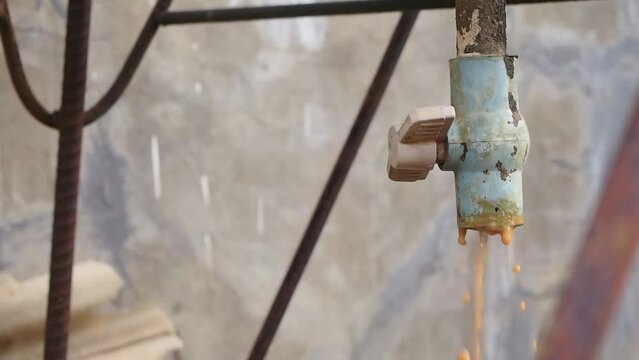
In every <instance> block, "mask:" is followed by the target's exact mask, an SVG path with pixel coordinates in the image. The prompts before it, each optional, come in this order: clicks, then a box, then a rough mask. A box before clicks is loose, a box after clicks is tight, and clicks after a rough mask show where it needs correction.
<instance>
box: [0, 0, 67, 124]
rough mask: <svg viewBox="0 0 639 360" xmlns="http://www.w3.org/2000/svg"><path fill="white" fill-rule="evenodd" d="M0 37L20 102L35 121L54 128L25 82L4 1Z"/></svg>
mask: <svg viewBox="0 0 639 360" xmlns="http://www.w3.org/2000/svg"><path fill="white" fill-rule="evenodd" d="M0 37H1V38H2V47H3V50H4V57H5V59H6V62H7V68H8V69H9V76H10V77H11V82H12V83H13V87H14V88H15V89H16V93H17V94H18V97H19V98H20V101H21V102H22V104H23V105H24V107H25V108H26V109H27V111H29V113H30V114H31V116H33V117H34V118H35V119H36V120H38V121H39V122H41V123H42V124H44V125H46V126H48V127H52V128H55V124H54V121H53V117H52V116H51V114H50V113H49V112H48V111H47V110H46V109H45V108H44V107H43V106H42V104H40V102H39V101H38V99H36V97H35V95H34V94H33V92H32V91H31V87H30V86H29V82H28V81H27V77H26V75H25V73H24V67H23V66H22V60H21V59H20V51H19V50H18V42H17V41H16V36H15V33H14V31H13V25H12V23H11V14H10V12H9V4H7V1H6V0H0Z"/></svg>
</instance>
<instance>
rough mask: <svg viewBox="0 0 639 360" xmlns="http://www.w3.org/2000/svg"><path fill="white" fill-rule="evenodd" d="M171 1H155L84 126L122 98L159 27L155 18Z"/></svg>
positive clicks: (89, 113)
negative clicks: (109, 84) (126, 55)
mask: <svg viewBox="0 0 639 360" xmlns="http://www.w3.org/2000/svg"><path fill="white" fill-rule="evenodd" d="M172 1H173V0H158V1H157V3H156V4H155V7H154V8H153V11H152V12H151V14H150V15H149V17H148V19H147V20H146V23H145V24H144V27H143V28H142V31H141V32H140V35H139V36H138V39H137V40H136V42H135V44H134V45H133V48H131V52H130V53H129V56H128V57H127V59H126V61H125V62H124V65H123V66H122V69H121V70H120V73H119V74H118V76H117V78H116V79H115V81H114V82H113V84H112V85H111V87H110V88H109V90H107V92H106V93H105V94H104V96H103V97H102V98H101V99H100V100H98V102H97V103H96V104H95V105H93V106H92V107H91V108H90V109H89V110H88V111H87V113H86V115H85V119H84V122H85V124H86V125H88V124H91V123H92V122H94V121H95V120H97V119H99V118H100V117H102V115H104V114H105V113H106V112H107V111H109V109H110V108H111V107H112V106H113V104H115V102H116V101H118V99H119V98H120V97H121V96H122V94H123V93H124V90H125V89H126V87H127V86H128V85H129V82H131V79H132V78H133V75H134V74H135V71H136V70H137V69H138V67H139V66H140V63H141V62H142V58H143V57H144V53H146V50H147V49H148V48H149V45H150V44H151V40H153V37H154V36H155V33H156V32H157V30H158V27H159V26H160V24H159V23H158V22H157V21H156V17H157V16H158V15H159V14H161V13H163V12H165V11H166V10H167V9H168V8H169V6H171V2H172Z"/></svg>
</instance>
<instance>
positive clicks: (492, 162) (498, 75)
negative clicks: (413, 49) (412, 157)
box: [440, 56, 530, 244]
mask: <svg viewBox="0 0 639 360" xmlns="http://www.w3.org/2000/svg"><path fill="white" fill-rule="evenodd" d="M515 60H516V57H514V56H471V57H460V58H456V59H452V60H451V61H450V83H451V103H452V105H453V106H454V107H455V111H456V117H455V121H454V122H453V124H452V125H451V128H450V130H449V131H448V149H447V156H446V160H445V162H444V164H443V165H441V166H440V168H441V169H442V170H444V171H452V172H454V173H455V190H456V196H457V225H458V227H459V229H460V231H459V233H460V239H459V241H460V243H464V242H465V240H464V235H465V233H466V230H468V229H471V230H477V231H483V232H486V233H488V234H491V235H495V234H500V235H501V238H502V242H503V243H505V244H508V243H509V242H510V239H511V233H512V229H513V228H515V227H517V226H520V225H523V222H524V221H523V196H522V169H523V166H524V163H525V161H526V157H527V155H528V148H529V146H530V138H529V135H528V128H527V127H526V123H525V121H524V119H523V117H522V116H521V114H520V112H519V107H518V103H517V101H518V96H517V81H516V77H515Z"/></svg>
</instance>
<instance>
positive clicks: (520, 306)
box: [519, 301, 526, 312]
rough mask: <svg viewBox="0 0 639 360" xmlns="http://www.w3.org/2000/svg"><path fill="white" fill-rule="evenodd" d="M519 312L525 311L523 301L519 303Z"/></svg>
mask: <svg viewBox="0 0 639 360" xmlns="http://www.w3.org/2000/svg"><path fill="white" fill-rule="evenodd" d="M519 311H521V312H524V311H526V302H525V301H520V302H519Z"/></svg>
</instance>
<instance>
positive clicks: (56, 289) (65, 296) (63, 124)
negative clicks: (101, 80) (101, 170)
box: [44, 0, 91, 360]
mask: <svg viewBox="0 0 639 360" xmlns="http://www.w3.org/2000/svg"><path fill="white" fill-rule="evenodd" d="M90 22H91V0H70V1H69V5H68V11H67V35H66V46H65V54H64V74H63V80H62V105H61V107H60V112H59V116H60V117H59V119H60V120H59V124H58V125H59V131H60V137H59V140H58V166H57V172H56V182H55V204H54V211H53V234H52V237H51V264H50V270H49V274H50V276H49V298H48V304H47V321H46V330H45V343H44V359H45V360H65V359H66V357H67V342H68V336H69V308H70V305H71V277H72V274H73V253H74V246H75V227H76V219H77V203H78V187H79V182H80V161H81V151H82V129H83V127H84V98H85V94H86V76H87V58H88V53H89V30H90Z"/></svg>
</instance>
